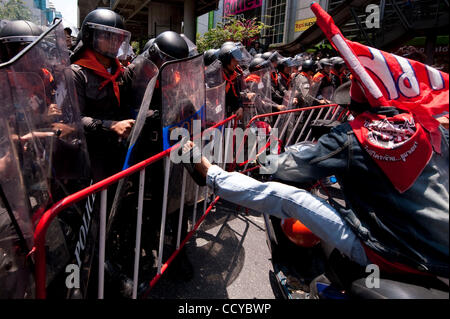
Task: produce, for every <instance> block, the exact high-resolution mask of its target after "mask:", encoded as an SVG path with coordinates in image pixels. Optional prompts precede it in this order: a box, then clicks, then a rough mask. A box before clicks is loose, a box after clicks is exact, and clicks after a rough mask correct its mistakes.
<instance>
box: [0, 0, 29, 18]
mask: <svg viewBox="0 0 450 319" xmlns="http://www.w3.org/2000/svg"><path fill="white" fill-rule="evenodd" d="M0 19H5V20H28V21H30V20H31V10H30V9H29V8H28V7H26V6H25V4H24V2H23V1H22V0H7V1H1V2H0Z"/></svg>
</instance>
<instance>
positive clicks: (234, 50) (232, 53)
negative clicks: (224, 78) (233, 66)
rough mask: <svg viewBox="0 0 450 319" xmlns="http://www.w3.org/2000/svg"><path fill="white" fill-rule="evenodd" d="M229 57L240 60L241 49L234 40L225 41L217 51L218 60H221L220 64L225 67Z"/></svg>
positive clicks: (229, 60)
mask: <svg viewBox="0 0 450 319" xmlns="http://www.w3.org/2000/svg"><path fill="white" fill-rule="evenodd" d="M231 59H235V60H236V61H238V62H241V61H242V52H241V49H240V48H239V47H238V46H237V45H236V44H235V43H234V42H225V43H224V44H222V47H221V48H220V51H219V60H220V62H222V66H223V67H226V66H227V65H229V64H230V63H231Z"/></svg>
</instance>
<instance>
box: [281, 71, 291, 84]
mask: <svg viewBox="0 0 450 319" xmlns="http://www.w3.org/2000/svg"><path fill="white" fill-rule="evenodd" d="M280 75H281V77H282V78H283V79H284V80H285V81H286V85H287V87H289V84H291V78H288V77H287V76H286V75H284V74H283V73H280Z"/></svg>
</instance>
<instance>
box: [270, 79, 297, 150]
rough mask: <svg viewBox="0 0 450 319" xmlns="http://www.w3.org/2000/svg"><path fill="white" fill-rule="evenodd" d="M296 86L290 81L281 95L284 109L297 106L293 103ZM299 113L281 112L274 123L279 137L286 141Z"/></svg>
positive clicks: (295, 96) (295, 95)
mask: <svg viewBox="0 0 450 319" xmlns="http://www.w3.org/2000/svg"><path fill="white" fill-rule="evenodd" d="M297 95H298V91H297V87H296V86H295V85H294V84H293V83H292V82H291V84H290V85H289V88H288V90H287V91H286V93H285V94H284V96H283V106H284V107H285V108H284V110H286V111H287V110H292V109H294V108H296V107H297V104H296V103H294V102H295V99H296V98H297ZM298 116H299V115H298V114H295V113H289V114H282V115H280V116H279V117H278V119H277V122H276V123H275V124H274V126H276V127H277V128H278V134H279V139H280V140H282V141H284V142H286V141H287V140H288V138H289V136H290V135H291V133H292V132H293V130H294V122H295V120H296V119H297V117H298Z"/></svg>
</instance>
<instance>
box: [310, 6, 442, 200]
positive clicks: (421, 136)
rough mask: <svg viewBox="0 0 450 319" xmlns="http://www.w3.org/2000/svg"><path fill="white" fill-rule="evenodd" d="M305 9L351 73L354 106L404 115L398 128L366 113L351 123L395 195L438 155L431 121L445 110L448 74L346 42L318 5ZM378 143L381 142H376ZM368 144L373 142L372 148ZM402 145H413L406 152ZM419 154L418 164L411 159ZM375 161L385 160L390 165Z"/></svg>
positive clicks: (435, 124)
mask: <svg viewBox="0 0 450 319" xmlns="http://www.w3.org/2000/svg"><path fill="white" fill-rule="evenodd" d="M311 10H312V11H313V12H314V14H315V15H316V17H317V21H316V23H317V25H318V26H319V27H320V28H321V29H322V31H323V32H324V33H325V35H326V37H327V38H328V40H329V41H330V43H331V45H332V46H333V47H334V48H335V49H336V50H337V51H338V52H339V54H340V55H341V56H342V58H343V59H344V60H345V62H346V64H347V66H348V68H349V70H350V71H351V73H352V74H353V79H354V82H353V83H352V89H351V95H352V98H353V99H355V100H357V101H359V102H362V101H361V99H362V98H364V99H365V100H366V101H367V102H368V103H369V104H370V105H371V106H373V107H383V106H387V107H388V106H393V107H396V108H398V109H401V110H404V111H406V113H403V114H404V115H403V116H401V120H402V121H403V122H402V123H401V122H399V120H400V119H399V118H398V117H397V118H395V119H392V118H383V119H382V118H380V117H377V118H374V117H373V116H369V115H367V114H363V115H361V116H360V117H359V118H357V119H356V120H355V121H353V122H352V123H351V125H352V128H353V130H354V131H355V134H356V135H357V137H358V140H359V141H360V143H361V144H362V145H363V146H364V147H365V149H366V150H369V149H370V150H369V154H371V155H372V154H378V157H377V156H376V157H374V156H372V158H374V160H375V161H376V162H377V164H378V165H379V166H380V167H381V168H382V170H383V171H384V173H386V175H387V176H388V178H389V179H390V180H391V182H392V183H393V184H394V186H395V187H396V188H397V190H399V191H400V192H403V191H405V190H406V189H408V188H409V187H410V186H411V185H412V184H413V182H414V181H415V180H416V178H417V177H418V176H419V175H420V173H421V172H422V170H423V168H424V167H425V165H426V164H427V163H428V161H429V159H430V158H431V155H432V148H433V149H434V150H435V151H436V152H437V153H440V146H441V134H440V131H439V129H438V128H439V122H438V121H437V120H436V119H435V116H437V115H440V114H442V113H444V112H448V110H449V93H448V92H449V91H448V89H449V76H448V73H444V72H441V71H438V70H436V69H434V68H432V67H430V66H428V65H425V64H423V63H420V62H417V61H414V60H409V59H406V58H403V57H399V56H396V55H394V54H391V53H387V52H383V51H381V50H378V49H375V48H371V47H368V46H365V45H362V44H360V43H357V42H352V41H349V40H347V39H346V38H345V37H344V36H343V35H342V33H341V31H340V30H339V28H338V27H337V26H336V25H335V24H334V21H333V19H332V18H331V16H330V15H329V14H328V13H327V12H326V11H324V10H323V9H322V8H321V7H320V5H319V4H317V3H313V4H312V5H311ZM358 91H359V92H358ZM382 122H384V124H383V125H382V128H381V129H380V125H378V126H377V125H375V124H376V123H378V124H380V123H382ZM417 124H418V125H417ZM392 128H394V131H395V133H393V132H394V131H393V130H392ZM406 128H408V129H409V130H410V129H412V130H413V132H411V131H409V132H408V130H406ZM402 129H403V132H402ZM422 129H424V132H422ZM385 133H386V134H385ZM374 137H376V138H374ZM383 139H384V141H383V142H380V141H382V140H383ZM389 139H390V141H391V142H389V141H388V140H389ZM374 141H376V142H375V143H373V142H374ZM407 145H409V146H411V145H416V146H415V147H412V146H411V147H409V148H408V147H407ZM431 147H432V148H431ZM376 148H377V149H376ZM406 148H407V149H406ZM380 149H383V150H384V151H385V154H384V155H383V156H380ZM402 152H403V153H402ZM405 152H407V153H408V154H409V155H410V156H408V157H406V158H405V157H404V156H403V157H401V158H402V160H401V161H398V162H397V164H398V165H392V164H393V163H392V160H393V159H394V158H395V156H397V159H398V158H399V155H400V154H402V155H403V154H404V153H405ZM388 153H389V154H388ZM394 153H395V154H394ZM419 153H421V156H420V160H418V158H417V156H418V155H419ZM380 158H390V160H391V163H389V162H388V161H384V160H383V159H381V160H380ZM396 166H398V167H396ZM394 167H395V168H394ZM399 180H402V181H403V182H399Z"/></svg>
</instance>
